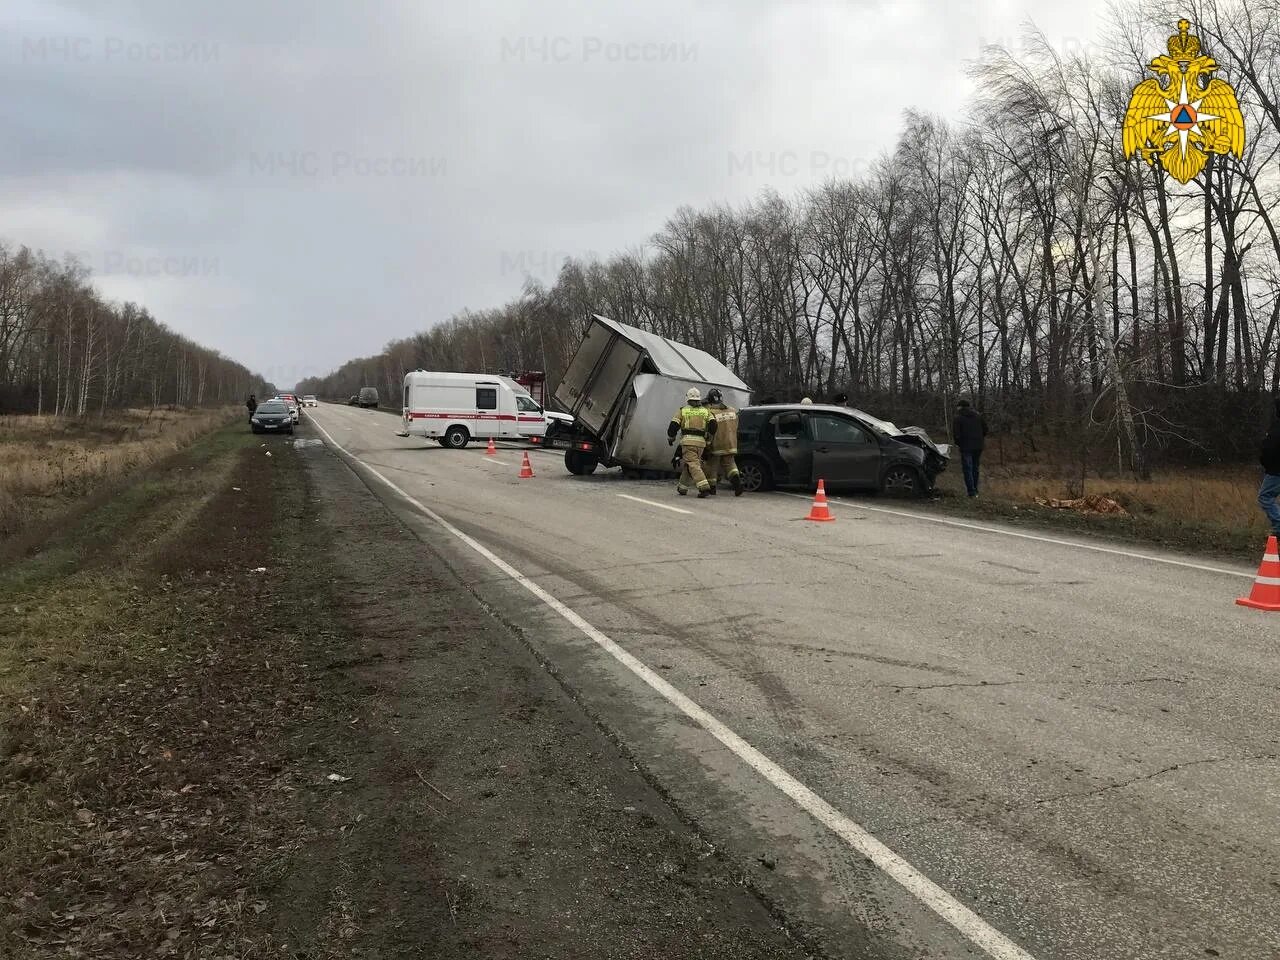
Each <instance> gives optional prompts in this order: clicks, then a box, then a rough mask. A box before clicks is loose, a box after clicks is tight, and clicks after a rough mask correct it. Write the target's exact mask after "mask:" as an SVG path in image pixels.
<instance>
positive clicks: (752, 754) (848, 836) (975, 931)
mask: <svg viewBox="0 0 1280 960" xmlns="http://www.w3.org/2000/svg"><path fill="white" fill-rule="evenodd" d="M316 427H317V428H318V429H319V430H320V432H321V433H323V434H324V435H325V437H326V438H327V439H328V440H329V443H330V445H331V446H333V448H334V449H336V450H338V451H339V452H340V453H342V454H343V456H345V457H347V458H348V459H350V460H352V461H354V462H356V463H359V464H360V465H361V466H363V467H364V469H365V470H367V471H369V473H371V474H372V475H373V476H375V477H377V478H378V479H379V480H381V481H382V482H383V483H384V484H386V485H387V487H388V488H389V489H390V490H392V491H394V492H395V493H396V494H398V495H399V496H400V497H402V498H403V499H404V500H405V502H407V503H409V504H411V505H412V506H413V507H415V508H416V509H417V510H418V511H419V512H421V513H422V514H423V516H426V517H428V518H430V519H431V520H433V521H434V522H435V523H437V524H439V526H440V527H441V528H443V529H444V530H447V531H448V532H449V533H450V534H452V535H453V536H455V537H457V538H458V539H459V540H460V541H461V542H462V543H464V544H466V545H467V546H468V547H470V548H471V549H472V550H474V551H475V552H476V553H478V554H479V555H480V556H482V557H483V558H484V559H485V560H487V561H489V563H491V564H493V565H494V566H495V567H497V568H498V569H499V570H500V571H502V573H504V574H506V575H507V576H508V577H510V578H511V579H512V580H513V581H515V582H516V583H518V584H519V585H520V586H522V587H524V589H525V590H527V591H529V593H531V594H533V595H534V596H535V597H537V598H538V600H540V601H542V603H543V604H545V605H546V606H547V607H548V608H550V609H551V610H553V611H554V612H555V613H557V614H558V615H559V616H560V617H562V618H563V619H564V620H566V621H567V622H568V623H570V624H571V625H572V626H574V627H575V628H577V629H578V630H579V631H581V632H582V633H583V634H584V635H585V636H586V637H587V638H588V639H590V640H591V641H593V642H594V643H595V644H596V645H597V646H599V647H600V649H602V650H604V651H605V652H606V653H608V654H609V655H610V656H611V657H613V658H614V659H615V660H617V661H618V663H620V664H622V665H623V666H624V667H626V668H627V669H628V670H630V671H631V672H632V673H633V674H635V675H636V677H638V678H639V679H640V680H642V681H643V682H644V683H646V684H647V685H648V686H649V687H650V688H651V689H652V690H653V691H654V692H655V693H657V694H658V695H659V696H661V697H662V698H663V699H664V700H666V701H667V702H668V703H670V704H671V705H672V706H673V707H675V708H676V709H677V710H679V711H680V712H681V713H683V714H684V715H685V716H687V717H688V718H689V719H690V720H692V721H693V722H694V723H696V724H698V726H700V727H702V729H704V730H706V731H707V733H709V734H711V736H713V737H714V738H715V739H716V740H719V741H720V743H722V744H723V745H724V746H725V747H727V748H728V749H729V750H730V751H732V752H733V753H734V754H735V755H736V756H737V757H738V758H739V759H740V760H742V762H743V763H745V764H747V766H749V767H751V769H753V770H755V771H756V773H758V774H759V775H760V776H761V777H763V778H764V779H765V780H766V781H767V782H769V783H770V784H772V785H773V786H774V787H776V788H777V789H778V790H780V791H781V792H782V793H784V794H785V795H786V796H788V797H790V798H791V799H792V800H793V801H794V802H795V804H796V805H797V806H798V807H800V808H801V809H802V810H804V811H805V812H807V813H808V814H809V815H810V816H812V817H813V818H814V819H815V820H817V821H818V822H819V823H821V824H823V825H824V826H825V827H827V829H829V830H830V831H831V832H832V833H834V834H835V835H836V836H838V837H839V838H840V839H841V840H843V841H844V842H845V843H846V844H847V845H848V846H849V847H850V849H852V850H854V851H856V852H857V853H858V854H860V855H861V856H863V857H865V858H867V859H868V860H870V861H871V862H872V863H874V864H875V865H876V866H877V867H878V868H879V869H880V870H881V871H882V872H883V873H884V874H885V875H886V876H889V877H891V878H892V879H893V880H894V881H896V882H897V883H898V884H899V885H900V886H901V887H902V888H903V889H905V890H906V891H907V892H908V893H910V894H911V895H912V896H913V897H915V898H916V899H917V900H919V901H920V902H921V903H922V904H924V905H925V906H926V907H928V908H929V909H930V910H932V911H933V912H934V913H935V914H937V915H938V916H939V917H940V918H941V919H942V920H944V921H945V922H946V923H948V924H950V926H951V927H952V928H954V929H955V930H956V931H957V932H958V933H960V934H961V935H962V936H963V937H965V938H966V939H967V940H968V941H969V942H970V943H972V944H973V945H974V946H976V947H978V948H979V949H980V950H982V952H983V953H985V954H986V955H987V956H988V957H991V958H992V960H1035V958H1034V957H1032V955H1031V954H1029V953H1027V951H1025V950H1023V949H1022V948H1021V947H1020V946H1018V945H1017V944H1016V943H1014V942H1013V941H1012V940H1011V939H1009V938H1008V937H1006V936H1005V935H1004V934H1003V933H1001V932H1000V931H999V930H997V929H996V928H995V927H993V926H992V925H991V924H989V923H987V921H986V920H984V919H982V917H980V916H979V915H978V914H977V913H975V912H974V911H973V910H971V909H970V908H969V907H966V906H965V905H964V904H963V903H961V902H960V901H959V900H957V899H956V898H955V897H953V896H952V895H951V894H949V893H948V892H947V891H946V890H943V889H942V887H940V886H938V885H937V884H936V883H934V882H933V881H932V880H930V879H929V878H928V877H926V876H925V875H924V874H923V873H921V872H920V871H919V870H917V869H916V868H915V867H913V866H912V865H911V864H910V863H908V862H907V861H906V860H904V859H903V858H902V857H900V856H898V854H896V853H894V851H893V850H891V849H889V847H887V846H885V844H884V843H882V842H881V841H880V840H878V839H876V838H875V836H873V835H872V834H871V833H870V832H869V831H868V830H867V829H866V828H865V827H863V826H862V825H860V824H858V823H856V822H854V821H853V820H852V819H851V818H849V817H847V816H846V815H845V814H843V813H841V812H840V811H839V810H837V809H836V808H835V807H833V806H832V805H831V804H830V803H828V802H827V801H826V800H824V799H822V797H820V796H818V794H816V793H815V792H814V791H813V790H812V789H810V788H809V787H807V786H806V785H805V784H803V783H802V782H801V781H799V780H797V779H796V778H795V777H793V776H792V775H791V774H790V773H788V772H787V771H786V770H784V769H783V768H782V767H781V766H779V765H778V764H777V763H775V762H774V761H772V760H770V759H769V758H768V757H767V756H765V755H764V754H763V753H761V752H760V751H759V750H757V749H756V748H755V747H753V746H752V745H751V744H749V743H748V742H747V741H746V740H744V739H743V738H742V737H740V736H739V735H738V734H736V733H734V732H733V731H732V730H731V729H729V727H727V726H725V724H724V723H722V722H721V721H720V720H718V719H716V718H715V717H714V716H712V715H711V714H710V713H709V712H707V711H706V710H704V709H703V708H702V707H700V706H698V704H696V703H695V702H694V701H693V700H691V699H690V698H689V697H687V696H685V694H683V693H681V692H680V691H679V690H677V689H676V688H675V687H674V686H673V685H672V684H670V683H668V682H667V681H666V680H664V679H663V678H662V677H660V676H658V674H657V673H655V672H654V671H653V670H651V669H650V668H649V667H647V666H646V665H645V664H644V663H642V662H641V661H640V660H639V659H637V658H636V657H635V656H633V655H632V654H630V653H628V652H627V651H626V650H624V649H623V648H622V647H621V646H619V645H618V643H617V642H616V641H614V640H613V639H612V638H610V637H609V636H607V635H606V634H605V633H603V632H602V631H600V630H598V629H597V628H596V627H594V626H592V625H591V624H590V623H588V622H587V621H586V620H584V619H583V618H582V617H581V616H579V615H578V614H577V613H576V612H575V611H574V610H572V609H571V608H569V607H567V606H566V605H565V604H563V603H561V602H560V601H559V600H557V599H556V598H555V597H553V596H552V595H551V594H550V593H548V592H547V591H546V590H544V589H543V588H542V587H540V586H538V584H536V583H534V582H533V581H532V580H530V579H529V578H528V577H526V576H525V575H524V574H523V573H521V572H520V571H519V570H517V569H516V568H515V567H513V566H511V564H509V563H507V562H506V561H505V560H503V559H502V558H501V557H499V556H498V555H497V554H496V553H494V552H493V551H492V550H490V549H489V548H488V547H486V546H485V545H484V544H482V543H480V541H478V540H476V539H475V538H474V537H471V536H468V535H467V534H465V533H463V532H462V531H461V530H459V529H458V528H457V527H455V526H454V525H453V524H451V523H450V522H449V521H448V520H446V519H445V518H444V517H442V516H440V514H438V513H436V512H435V511H434V510H432V509H431V508H430V507H428V506H426V505H425V504H422V503H420V502H419V501H418V500H416V499H414V498H413V497H412V496H410V495H409V494H408V493H406V492H405V491H404V490H402V489H400V487H398V486H396V484H394V483H393V482H392V481H390V480H388V479H387V478H386V477H385V476H383V475H382V474H381V473H379V472H378V471H377V470H375V469H374V468H373V467H371V466H369V465H368V464H367V463H364V462H363V461H362V460H360V459H359V458H358V457H355V456H352V455H351V454H350V453H348V452H347V451H346V450H345V449H343V447H342V446H341V445H340V444H338V443H337V442H336V441H334V439H333V438H332V437H330V436H329V433H328V431H326V430H325V429H324V427H322V426H320V424H319V423H317V424H316Z"/></svg>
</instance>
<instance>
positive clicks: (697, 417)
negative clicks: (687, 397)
mask: <svg viewBox="0 0 1280 960" xmlns="http://www.w3.org/2000/svg"><path fill="white" fill-rule="evenodd" d="M671 422H672V423H673V424H674V425H675V426H676V428H677V429H678V430H680V432H681V434H682V436H681V437H680V442H681V443H682V444H684V445H686V446H690V447H705V446H706V445H707V437H708V436H709V435H712V434H714V433H715V429H716V428H715V426H714V423H715V421H714V420H713V419H712V418H711V411H709V410H708V409H707V408H706V407H702V406H699V407H693V406H689V405H687V404H686V405H685V406H683V407H681V408H680V412H679V413H677V414H676V415H675V416H674V417H672V418H671Z"/></svg>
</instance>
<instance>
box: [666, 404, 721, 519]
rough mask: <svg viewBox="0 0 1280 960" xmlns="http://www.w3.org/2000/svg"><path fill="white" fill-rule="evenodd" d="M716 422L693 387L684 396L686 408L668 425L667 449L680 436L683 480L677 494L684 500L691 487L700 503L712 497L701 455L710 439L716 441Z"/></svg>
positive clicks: (677, 482)
mask: <svg viewBox="0 0 1280 960" xmlns="http://www.w3.org/2000/svg"><path fill="white" fill-rule="evenodd" d="M715 433H716V421H715V418H714V417H713V416H711V411H710V410H708V409H707V408H706V405H705V404H703V402H702V393H701V391H699V390H698V388H697V387H690V388H689V390H688V392H687V393H685V405H684V406H683V407H681V408H680V409H679V410H678V411H677V412H676V415H675V416H674V417H672V418H671V423H669V424H668V425H667V444H668V446H669V445H671V444H673V443H675V442H676V434H680V463H681V469H680V479H679V480H677V481H676V493H678V494H680V496H682V497H683V496H685V495H686V494H687V493H688V492H689V485H690V483H693V484H694V485H695V486H697V488H698V499H699V500H701V499H702V498H703V497H709V496H711V481H709V480H708V479H707V475H706V474H705V473H703V472H702V454H703V451H705V450H706V449H707V439H708V438H710V437H714V436H715Z"/></svg>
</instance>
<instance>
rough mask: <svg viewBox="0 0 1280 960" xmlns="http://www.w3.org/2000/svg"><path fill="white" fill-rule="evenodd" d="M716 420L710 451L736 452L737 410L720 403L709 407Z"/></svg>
mask: <svg viewBox="0 0 1280 960" xmlns="http://www.w3.org/2000/svg"><path fill="white" fill-rule="evenodd" d="M711 415H712V416H713V417H714V418H715V421H716V432H715V437H714V438H713V439H712V441H711V452H712V453H735V454H736V453H737V452H738V411H737V410H735V409H734V408H733V407H730V406H727V405H722V406H718V407H712V408H711Z"/></svg>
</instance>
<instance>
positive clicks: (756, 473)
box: [738, 457, 773, 493]
mask: <svg viewBox="0 0 1280 960" xmlns="http://www.w3.org/2000/svg"><path fill="white" fill-rule="evenodd" d="M738 474H739V475H740V476H741V477H742V490H743V492H744V493H759V492H760V491H761V490H769V489H772V487H773V474H771V473H770V472H769V466H768V464H766V463H765V462H764V461H763V460H757V459H756V458H755V457H746V458H745V459H743V460H740V461H738Z"/></svg>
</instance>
